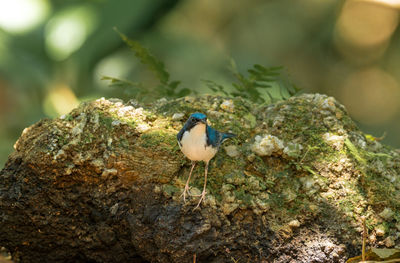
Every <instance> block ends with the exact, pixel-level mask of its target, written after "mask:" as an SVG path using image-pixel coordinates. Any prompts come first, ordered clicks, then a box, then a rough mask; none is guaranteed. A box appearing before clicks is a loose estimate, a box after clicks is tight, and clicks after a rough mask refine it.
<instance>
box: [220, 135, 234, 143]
mask: <svg viewBox="0 0 400 263" xmlns="http://www.w3.org/2000/svg"><path fill="white" fill-rule="evenodd" d="M232 137H236V134H233V133H222V137H221V142H223V141H225V140H226V139H229V138H232Z"/></svg>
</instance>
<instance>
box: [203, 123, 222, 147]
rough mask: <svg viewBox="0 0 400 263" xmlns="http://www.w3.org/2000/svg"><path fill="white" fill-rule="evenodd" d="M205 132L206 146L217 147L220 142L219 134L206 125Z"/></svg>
mask: <svg viewBox="0 0 400 263" xmlns="http://www.w3.org/2000/svg"><path fill="white" fill-rule="evenodd" d="M206 132H207V146H209V145H211V146H212V147H218V146H219V140H220V133H219V132H218V131H217V130H215V129H213V128H211V127H210V126H208V125H207V129H206Z"/></svg>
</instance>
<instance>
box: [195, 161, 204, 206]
mask: <svg viewBox="0 0 400 263" xmlns="http://www.w3.org/2000/svg"><path fill="white" fill-rule="evenodd" d="M204 169H205V171H204V186H203V192H202V193H201V195H200V196H201V197H200V200H199V203H198V204H197V206H196V207H195V208H194V209H193V210H195V209H196V208H198V207H199V206H200V204H201V201H203V200H204V199H205V198H206V185H207V172H208V162H206V167H205V168H204Z"/></svg>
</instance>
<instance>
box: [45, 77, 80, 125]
mask: <svg viewBox="0 0 400 263" xmlns="http://www.w3.org/2000/svg"><path fill="white" fill-rule="evenodd" d="M78 105H79V101H78V99H77V98H76V96H75V94H74V92H73V91H72V90H71V88H70V87H69V86H67V85H65V84H56V85H54V86H52V87H51V88H50V91H49V92H48V94H47V96H46V98H45V100H44V103H43V108H44V112H45V113H46V114H47V116H51V117H58V116H60V115H62V114H67V113H68V112H70V111H71V110H72V109H74V108H75V107H77V106H78Z"/></svg>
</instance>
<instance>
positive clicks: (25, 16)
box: [0, 0, 50, 33]
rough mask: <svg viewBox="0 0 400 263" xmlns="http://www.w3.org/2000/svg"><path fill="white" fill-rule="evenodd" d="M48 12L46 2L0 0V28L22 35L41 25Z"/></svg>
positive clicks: (48, 6) (48, 8)
mask: <svg viewBox="0 0 400 263" xmlns="http://www.w3.org/2000/svg"><path fill="white" fill-rule="evenodd" d="M49 11H50V4H49V2H48V1H47V0H0V27H1V28H2V29H4V30H5V31H8V32H10V33H22V32H25V31H27V30H30V29H32V28H34V27H35V26H37V25H38V24H39V23H41V22H42V21H43V20H44V19H45V18H46V16H47V15H48V13H49Z"/></svg>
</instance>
